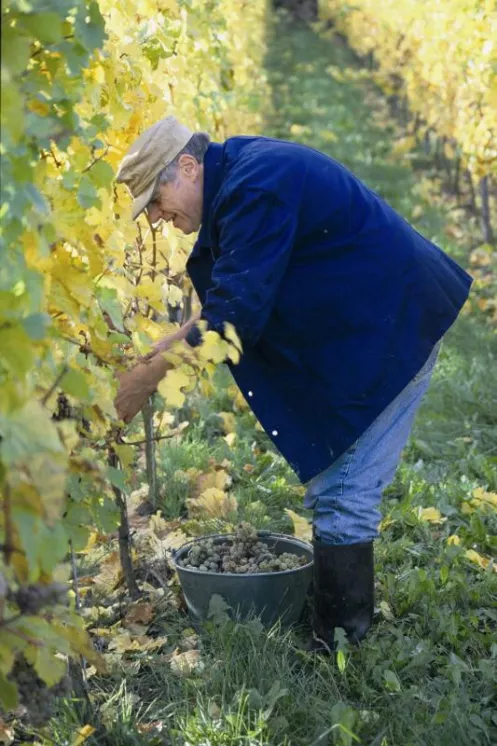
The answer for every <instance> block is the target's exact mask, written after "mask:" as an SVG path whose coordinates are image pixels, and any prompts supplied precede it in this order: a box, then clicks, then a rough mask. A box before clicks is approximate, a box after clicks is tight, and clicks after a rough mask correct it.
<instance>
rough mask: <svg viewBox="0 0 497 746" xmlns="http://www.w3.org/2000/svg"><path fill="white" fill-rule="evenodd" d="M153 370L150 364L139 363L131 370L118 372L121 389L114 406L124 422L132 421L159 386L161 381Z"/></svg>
mask: <svg viewBox="0 0 497 746" xmlns="http://www.w3.org/2000/svg"><path fill="white" fill-rule="evenodd" d="M153 372H154V371H153V368H152V366H151V365H150V364H148V363H139V364H138V365H136V366H135V367H134V368H131V370H127V371H125V372H124V373H118V374H117V376H116V377H117V379H118V381H119V391H118V392H117V396H116V398H115V399H114V406H115V408H116V411H117V414H118V417H119V418H120V419H121V420H123V421H124V422H131V420H132V419H133V418H134V417H135V416H136V415H137V414H138V412H140V410H141V409H142V408H143V406H144V405H145V403H146V401H147V399H148V397H149V396H150V394H152V393H153V392H154V391H155V389H156V388H157V384H158V382H159V381H158V380H156V376H154V375H153ZM159 380H160V379H159Z"/></svg>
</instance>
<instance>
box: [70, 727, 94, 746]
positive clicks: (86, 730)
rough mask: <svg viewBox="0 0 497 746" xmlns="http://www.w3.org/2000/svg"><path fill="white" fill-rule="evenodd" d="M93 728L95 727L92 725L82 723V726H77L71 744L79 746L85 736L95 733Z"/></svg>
mask: <svg viewBox="0 0 497 746" xmlns="http://www.w3.org/2000/svg"><path fill="white" fill-rule="evenodd" d="M95 730H96V729H95V728H94V727H93V725H83V727H82V728H78V730H77V731H76V734H75V735H74V736H73V740H72V741H71V746H81V744H83V743H84V742H85V741H86V740H87V738H89V737H90V736H92V735H93V734H94V733H95Z"/></svg>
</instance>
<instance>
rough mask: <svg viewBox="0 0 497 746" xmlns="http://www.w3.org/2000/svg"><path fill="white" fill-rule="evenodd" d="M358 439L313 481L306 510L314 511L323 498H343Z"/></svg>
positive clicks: (310, 483)
mask: <svg viewBox="0 0 497 746" xmlns="http://www.w3.org/2000/svg"><path fill="white" fill-rule="evenodd" d="M359 440H360V439H357V440H356V441H355V442H354V443H352V445H351V446H350V447H349V448H348V449H347V450H346V451H345V452H344V453H342V455H341V456H340V457H339V458H338V459H337V460H336V461H335V462H334V463H333V464H332V465H331V466H330V467H329V468H328V469H325V470H324V471H322V472H321V473H320V474H318V475H317V476H315V477H314V479H311V481H310V482H309V484H308V485H307V491H306V493H305V496H304V508H307V509H310V510H314V508H315V507H316V505H317V504H318V502H319V500H320V499H321V498H327V499H328V500H329V499H330V498H334V497H341V495H342V494H343V489H344V482H345V480H346V478H347V475H348V473H349V470H350V466H351V464H352V460H353V458H354V456H355V453H356V451H357V447H358V444H359Z"/></svg>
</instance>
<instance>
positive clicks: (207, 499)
mask: <svg viewBox="0 0 497 746" xmlns="http://www.w3.org/2000/svg"><path fill="white" fill-rule="evenodd" d="M186 504H187V507H188V513H189V515H190V516H191V517H195V518H228V517H229V516H230V515H231V514H232V513H234V512H235V511H236V510H237V508H238V502H237V499H236V497H234V496H232V495H228V494H227V493H226V492H223V490H220V489H218V488H217V487H209V489H206V490H205V491H204V492H203V493H202V494H201V495H199V496H198V497H196V498H189V499H188V500H187V501H186Z"/></svg>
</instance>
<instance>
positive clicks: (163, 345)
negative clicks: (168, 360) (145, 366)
mask: <svg viewBox="0 0 497 746" xmlns="http://www.w3.org/2000/svg"><path fill="white" fill-rule="evenodd" d="M199 318H200V314H197V315H195V316H193V317H192V318H191V319H190V320H189V321H188V322H187V323H186V324H184V325H183V326H182V327H180V329H178V331H177V332H174V334H169V335H168V336H167V337H164V339H161V340H160V342H157V344H156V345H154V347H153V349H152V350H151V351H150V352H149V353H148V355H145V357H144V358H143V360H144V361H146V360H152V358H153V357H155V355H157V354H159V353H161V352H167V351H168V350H169V349H170V348H171V347H172V346H173V344H174V343H175V342H181V341H182V340H183V339H184V338H185V337H186V335H187V334H188V332H189V331H190V329H191V328H192V326H193V325H194V324H196V322H197V321H198V320H199Z"/></svg>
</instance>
